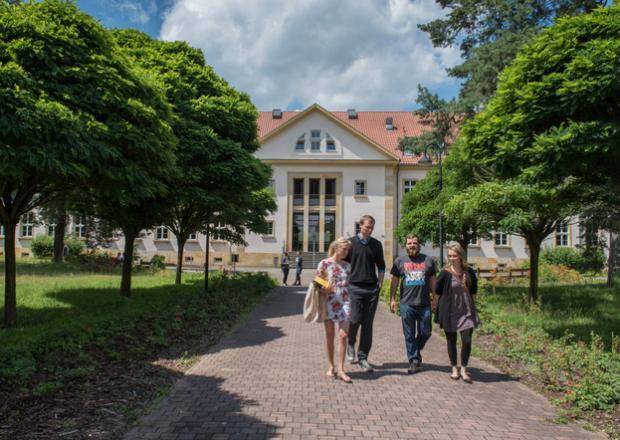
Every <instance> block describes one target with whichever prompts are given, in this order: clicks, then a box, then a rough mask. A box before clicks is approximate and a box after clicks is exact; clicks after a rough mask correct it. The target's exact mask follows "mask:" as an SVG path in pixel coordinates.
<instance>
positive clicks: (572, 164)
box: [459, 6, 620, 275]
mask: <svg viewBox="0 0 620 440" xmlns="http://www.w3.org/2000/svg"><path fill="white" fill-rule="evenodd" d="M618 23H620V6H612V7H610V8H607V9H597V10H595V11H593V12H592V13H590V14H587V15H581V16H577V17H572V18H564V19H560V20H559V21H558V23H557V24H556V25H554V26H552V27H550V28H549V29H547V30H545V31H544V32H542V34H541V35H540V36H539V37H538V38H536V39H535V40H534V41H533V42H532V43H531V44H530V45H528V46H526V47H524V49H523V51H522V52H521V53H520V54H519V55H518V56H517V58H516V60H515V61H514V63H513V64H512V65H511V66H509V67H508V68H506V70H505V71H504V72H503V73H502V75H501V77H500V81H499V84H498V89H497V94H496V96H495V97H494V98H493V99H492V100H491V101H489V103H488V105H487V107H486V108H485V109H484V110H483V111H482V112H481V113H480V114H479V115H478V116H476V117H475V118H474V119H473V120H471V121H469V122H468V123H467V124H465V126H464V127H463V130H462V132H461V137H460V139H459V142H462V143H463V146H464V151H465V152H466V155H467V156H468V160H469V161H471V162H472V163H476V164H478V168H479V171H480V172H481V173H483V174H484V175H486V176H487V178H488V180H504V179H512V180H518V181H519V182H521V183H522V184H524V185H528V186H531V187H533V188H537V190H536V191H535V192H534V193H533V194H534V195H536V199H538V200H539V201H540V206H541V208H543V209H547V208H546V207H545V203H546V202H545V203H542V201H543V200H544V199H545V198H544V197H543V195H544V192H545V191H547V192H549V194H550V195H553V197H555V198H556V199H557V201H558V202H559V203H566V204H567V205H570V206H571V207H573V206H574V203H573V201H574V200H576V201H578V202H580V203H581V208H582V209H583V208H586V207H587V206H588V205H589V204H590V203H591V202H592V199H591V194H592V193H591V191H586V189H587V188H593V187H594V188H597V187H598V188H602V189H604V190H603V191H599V196H600V197H601V198H602V199H603V200H604V201H605V202H606V203H615V202H613V200H616V201H617V197H613V195H614V194H618V192H619V191H618V190H619V188H620V174H619V173H618V169H617V164H618V163H620V104H619V103H618V100H617V96H618V95H619V92H620V28H619V27H618ZM592 170H596V171H597V172H592ZM567 187H568V188H572V190H573V191H574V193H569V192H567V191H564V190H560V189H562V188H567ZM539 190H540V191H542V192H540V191H539ZM558 191H559V192H558ZM548 202H549V203H550V202H552V200H549V201H548ZM549 206H552V205H549ZM523 208H525V206H524V207H523ZM570 211H574V210H573V209H571V210H570ZM550 212H552V213H553V210H552V209H551V210H550ZM575 212H576V211H575ZM540 213H541V214H544V212H543V211H540ZM558 213H562V215H564V214H566V213H565V212H563V211H562V210H558ZM546 215H547V216H548V214H546ZM554 217H557V216H555V215H552V216H550V217H549V219H550V220H553V218H554ZM543 223H549V222H548V221H547V222H543ZM546 229H547V228H544V227H542V226H541V228H540V229H539V230H538V232H537V234H538V235H540V233H542V232H544V231H545V230H546ZM533 238H534V239H535V238H536V237H533ZM530 251H531V252H533V251H535V248H534V247H532V246H530ZM533 275H534V274H533Z"/></svg>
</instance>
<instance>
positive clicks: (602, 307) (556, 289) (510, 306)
mask: <svg viewBox="0 0 620 440" xmlns="http://www.w3.org/2000/svg"><path fill="white" fill-rule="evenodd" d="M490 290H491V289H486V293H487V294H486V295H485V307H487V309H488V312H489V313H491V314H492V315H493V316H494V318H495V319H499V320H501V321H503V322H505V323H507V324H510V325H513V326H515V327H520V326H524V325H525V326H528V327H539V328H542V329H543V330H544V331H545V332H546V333H547V334H549V335H550V336H551V337H552V338H554V339H558V338H561V337H563V336H564V335H565V334H567V333H570V334H572V335H574V336H575V338H576V339H577V340H579V341H583V342H585V343H588V344H589V343H590V342H591V333H592V332H593V333H594V334H596V335H598V336H600V337H601V338H602V339H603V341H604V342H605V346H606V347H607V348H610V347H611V342H612V335H616V336H620V286H619V285H616V286H615V288H613V289H608V288H607V287H605V285H604V284H579V285H545V286H541V287H540V292H539V295H540V302H541V305H540V308H539V309H536V308H534V309H532V308H530V307H529V306H527V304H526V301H525V299H526V298H527V287H523V286H498V287H496V288H495V294H494V295H491V294H489V292H490Z"/></svg>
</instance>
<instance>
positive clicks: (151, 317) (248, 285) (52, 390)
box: [0, 274, 274, 440]
mask: <svg viewBox="0 0 620 440" xmlns="http://www.w3.org/2000/svg"><path fill="white" fill-rule="evenodd" d="M187 279H188V281H187V282H186V283H185V284H183V285H181V286H174V285H164V286H158V287H154V288H151V289H153V291H158V289H165V290H166V293H162V292H161V291H158V293H157V294H154V298H155V296H157V295H163V297H164V298H165V299H166V300H165V301H160V302H156V303H155V304H149V303H148V302H144V301H142V302H140V301H136V303H135V304H133V303H132V305H136V304H138V305H139V307H135V310H132V308H131V307H130V308H128V309H127V308H126V306H121V307H120V308H121V309H122V313H115V310H114V308H113V307H112V308H109V307H108V308H105V307H103V308H102V310H101V316H99V317H97V319H92V320H90V323H89V324H88V325H86V326H85V325H83V322H81V321H79V320H76V321H79V322H76V324H75V326H72V325H67V326H61V328H60V330H61V332H59V331H54V330H53V329H50V331H48V332H41V329H40V326H39V328H37V335H32V334H29V332H28V331H23V330H22V331H21V333H22V336H23V338H22V339H20V335H19V333H20V331H19V330H13V329H11V331H13V332H14V333H17V335H16V334H13V335H11V338H9V339H10V341H11V345H4V344H3V345H2V346H0V358H1V360H2V362H3V363H2V364H0V365H3V370H2V376H1V377H2V382H1V383H0V402H4V403H1V404H0V438H11V439H16V440H17V439H26V438H28V439H38V438H41V439H43V438H55V437H56V436H60V435H62V436H63V438H68V439H72V438H118V437H119V435H120V433H122V432H123V431H125V430H126V429H128V427H129V425H130V424H131V423H133V422H134V421H135V420H136V419H137V418H138V417H139V416H140V415H142V414H144V413H145V412H146V411H147V410H148V408H149V407H150V406H151V405H153V404H154V403H155V402H156V401H157V400H158V399H159V398H161V397H162V395H164V394H165V393H166V392H167V391H168V389H169V388H170V386H171V385H172V384H173V383H174V382H175V381H176V380H177V379H178V378H179V377H180V376H181V375H182V373H183V372H184V371H186V370H187V369H189V368H190V367H191V365H192V364H193V363H194V362H195V361H196V360H197V359H198V358H199V356H200V355H202V354H204V353H205V352H206V351H207V350H208V349H209V348H210V347H211V346H213V345H214V344H215V343H216V342H217V341H218V340H219V339H220V338H221V337H222V336H223V335H224V334H225V333H226V332H227V331H229V330H230V329H231V328H232V327H233V326H234V325H235V324H237V323H238V322H239V321H240V320H242V319H243V318H244V317H247V316H248V314H249V312H250V311H251V310H252V309H253V308H254V307H255V306H256V304H257V303H258V302H259V301H261V300H262V298H264V296H265V295H266V294H267V293H268V292H269V291H271V289H272V288H273V287H274V282H273V280H271V279H270V278H269V277H268V276H267V275H262V274H253V275H252V274H243V275H239V276H237V277H233V278H222V277H221V276H217V275H216V276H214V277H213V278H212V279H211V280H210V290H209V292H208V293H207V294H204V292H203V291H202V283H201V278H199V277H194V278H192V277H187ZM104 290H106V289H104ZM107 290H110V292H107V294H109V295H118V291H117V289H112V288H110V289H107ZM137 290H139V289H137ZM147 290H148V289H147ZM91 293H92V292H91ZM95 294H106V293H105V292H95ZM138 294H146V295H148V294H149V292H139V293H138ZM115 298H116V297H115ZM129 301H131V298H129ZM112 303H113V304H117V303H116V302H115V301H113V302H112ZM3 331H5V332H6V331H7V330H6V329H5V330H3ZM63 332H64V333H63ZM20 341H21V342H22V345H21V346H20ZM6 365H8V367H7V366H6ZM20 369H21V370H24V371H27V374H26V373H24V372H19V370H20Z"/></svg>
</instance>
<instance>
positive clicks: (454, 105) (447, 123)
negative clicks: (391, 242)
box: [399, 85, 473, 264]
mask: <svg viewBox="0 0 620 440" xmlns="http://www.w3.org/2000/svg"><path fill="white" fill-rule="evenodd" d="M416 102H417V103H418V104H420V106H421V107H420V108H419V109H418V110H416V111H414V113H415V114H417V115H418V116H420V118H421V120H420V122H421V124H422V125H423V126H426V127H428V129H427V130H426V131H424V132H423V133H422V134H421V135H420V136H417V137H404V138H402V139H400V140H399V149H400V150H401V151H409V152H411V153H413V154H423V158H422V160H426V161H428V162H431V159H429V157H428V155H429V152H430V155H431V156H432V157H433V158H434V159H436V162H437V165H438V168H437V173H436V174H435V173H430V175H427V178H425V179H424V180H425V182H424V183H422V184H421V186H419V188H418V189H417V190H415V188H414V193H413V194H412V195H410V196H409V198H405V199H404V200H403V206H402V208H401V213H402V215H403V217H402V219H401V227H400V228H399V231H400V232H399V234H402V235H401V239H402V238H403V237H404V236H405V235H407V233H406V232H405V231H407V230H408V231H409V232H411V231H414V230H416V231H417V232H418V233H419V234H420V238H421V239H423V240H428V239H430V237H432V236H434V237H436V238H437V242H438V244H439V247H440V248H439V255H440V260H443V243H444V231H443V226H444V219H443V205H444V203H445V201H446V200H447V198H448V197H449V196H450V194H452V193H453V191H457V190H458V188H462V187H463V186H461V185H466V184H467V181H460V180H459V178H465V180H467V179H468V177H467V176H466V175H465V174H464V173H458V172H457V168H456V167H455V168H453V171H455V175H454V176H453V177H454V179H453V180H451V181H450V183H451V184H454V185H456V186H454V187H451V188H449V189H448V194H447V195H446V194H445V193H444V192H443V182H444V178H443V175H442V173H443V166H442V158H443V156H444V155H445V154H447V152H448V149H449V146H450V145H451V144H452V142H453V141H454V139H455V137H456V134H457V132H458V126H459V124H460V122H461V121H462V120H463V116H464V115H463V112H462V110H463V107H462V106H461V105H460V103H459V102H457V101H456V100H454V99H453V100H451V101H446V100H444V99H441V98H439V96H438V95H437V94H433V93H431V92H430V91H429V90H428V89H427V88H425V87H422V86H421V85H418V97H417V99H416ZM427 179H428V180H427ZM431 181H434V182H435V185H436V188H437V189H436V191H435V190H433V189H432V188H431V187H430V186H429V182H431ZM420 198H422V199H423V200H424V201H423V202H422V203H424V205H426V206H423V205H415V208H414V206H412V203H418V202H421V201H422V200H420ZM410 209H412V210H411V211H410ZM432 214H434V215H435V219H434V221H433V219H432V218H430V215H432ZM460 226H464V227H465V228H466V229H469V227H470V226H471V225H469V224H464V225H461V224H454V223H451V224H450V227H451V229H450V231H449V234H450V235H451V236H452V237H454V236H455V235H456V236H457V237H459V238H460V240H459V241H460V242H462V243H468V242H469V240H470V238H471V236H470V232H469V231H466V232H464V234H465V235H461V233H462V232H463V231H462V230H460V229H461V228H460ZM457 229H458V230H459V231H457ZM435 230H436V234H434V231H435ZM472 232H473V231H472ZM466 248H467V244H465V249H466ZM440 264H443V261H440Z"/></svg>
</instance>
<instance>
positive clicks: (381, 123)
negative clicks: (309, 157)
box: [258, 111, 429, 164]
mask: <svg viewBox="0 0 620 440" xmlns="http://www.w3.org/2000/svg"><path fill="white" fill-rule="evenodd" d="M299 113H300V112H284V111H283V112H282V119H273V117H272V115H271V112H270V111H266V112H260V114H259V116H258V135H259V138H261V139H262V138H263V137H264V136H266V135H267V134H269V133H271V132H272V131H273V130H275V129H276V128H278V127H279V126H281V125H282V124H284V123H286V122H288V121H289V120H291V119H292V118H294V117H295V116H297V115H299ZM329 113H330V114H331V115H333V116H334V117H335V118H337V119H339V120H340V121H342V122H344V123H345V124H347V125H348V126H350V127H351V128H353V129H354V130H356V131H358V132H359V133H361V134H362V135H364V136H365V137H367V138H369V139H370V140H372V141H373V142H375V143H376V144H377V145H379V146H381V147H382V148H384V149H385V150H386V151H388V152H390V153H392V154H393V155H396V156H397V157H400V158H401V163H404V164H416V163H417V162H418V160H420V156H406V155H404V154H402V153H401V151H400V150H399V149H398V139H400V138H402V137H405V136H420V134H422V133H423V132H424V131H426V130H428V129H429V128H428V127H427V126H425V125H422V124H421V123H420V117H419V116H417V115H414V114H413V113H412V112H404V111H376V112H373V111H358V112H357V119H349V117H348V114H347V112H346V111H334V112H332V111H330V112H329ZM386 118H392V121H393V127H394V129H393V130H387V129H386V127H385V119H386Z"/></svg>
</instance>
